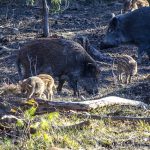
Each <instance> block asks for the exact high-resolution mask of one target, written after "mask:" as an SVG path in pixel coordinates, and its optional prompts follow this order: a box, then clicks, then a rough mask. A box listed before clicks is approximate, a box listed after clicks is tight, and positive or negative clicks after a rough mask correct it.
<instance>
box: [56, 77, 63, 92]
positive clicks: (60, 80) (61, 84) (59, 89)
mask: <svg viewBox="0 0 150 150" xmlns="http://www.w3.org/2000/svg"><path fill="white" fill-rule="evenodd" d="M64 83H65V80H64V79H60V78H59V84H58V87H57V92H58V93H60V92H61V91H62V87H63V84H64Z"/></svg>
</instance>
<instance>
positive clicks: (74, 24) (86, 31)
mask: <svg viewBox="0 0 150 150" xmlns="http://www.w3.org/2000/svg"><path fill="white" fill-rule="evenodd" d="M6 8H7V7H6V6H4V5H2V6H1V7H0V14H1V15H0V28H1V29H0V36H1V37H0V38H1V39H0V42H1V44H2V45H4V46H7V47H9V48H16V49H18V48H19V47H21V46H23V45H24V44H25V43H26V42H27V41H30V40H32V39H36V38H39V37H40V34H41V33H42V30H41V29H42V25H41V16H40V9H39V8H35V7H31V8H29V7H26V8H24V9H22V8H21V7H17V6H11V5H8V9H6ZM120 9H121V6H120V5H114V4H101V5H99V6H85V7H83V6H80V7H78V8H77V10H74V9H69V10H66V11H64V12H63V13H58V14H52V15H50V18H49V22H50V30H51V33H52V34H55V33H57V34H58V35H62V36H64V37H65V38H69V39H73V38H74V36H76V35H77V34H80V35H84V36H87V37H88V38H89V40H90V42H91V44H92V45H93V46H94V47H95V48H97V49H98V50H99V51H102V52H103V53H106V54H109V55H111V56H113V57H115V56H117V55H118V54H129V55H131V56H133V55H136V54H137V48H136V47H134V46H132V45H122V46H120V47H117V48H113V49H107V50H100V42H101V41H102V37H103V35H104V34H105V31H106V29H107V25H108V22H109V20H110V19H111V13H112V12H113V13H115V14H119V13H120ZM6 16H7V19H6ZM14 27H15V28H17V29H19V34H15V33H14V32H15V31H14ZM17 51H18V50H15V51H14V50H11V51H9V52H5V53H2V54H1V55H0V72H1V73H0V86H1V87H2V86H3V85H4V83H6V84H10V83H15V84H16V83H17V82H18V74H17V70H16V67H15V60H16V54H17ZM148 61H149V60H148V59H147V58H146V56H145V57H144V58H143V62H142V64H140V65H138V77H133V80H132V83H131V84H128V85H120V84H117V85H115V84H114V77H113V76H112V67H110V66H106V65H104V66H103V65H102V66H101V70H102V72H101V74H100V77H99V95H98V96H96V97H103V96H107V95H118V96H120V97H125V98H131V99H135V100H141V101H145V102H147V103H149V102H150V92H149V91H150V82H149V80H148V79H146V77H147V75H148V74H150V66H149V62H148ZM56 82H57V81H56ZM81 93H82V95H84V96H85V97H87V98H91V96H89V95H87V94H86V93H85V92H84V91H83V90H82V89H81ZM5 96H6V95H5ZM16 96H17V95H16ZM6 97H7V98H8V99H9V95H8V96H6ZM3 98H4V97H3ZM7 98H6V99H7ZM55 98H58V99H76V98H73V97H72V90H70V89H69V87H68V85H67V84H66V85H65V86H64V88H63V94H62V95H57V94H55Z"/></svg>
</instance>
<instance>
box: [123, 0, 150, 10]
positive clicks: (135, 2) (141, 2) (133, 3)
mask: <svg viewBox="0 0 150 150" xmlns="http://www.w3.org/2000/svg"><path fill="white" fill-rule="evenodd" d="M148 6H149V2H148V1H147V0H124V4H123V11H124V12H128V11H133V10H135V9H138V8H140V7H148Z"/></svg>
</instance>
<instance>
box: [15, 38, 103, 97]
mask: <svg viewBox="0 0 150 150" xmlns="http://www.w3.org/2000/svg"><path fill="white" fill-rule="evenodd" d="M21 66H22V67H23V70H24V77H23V78H27V77H29V76H32V75H37V74H40V73H46V74H51V75H52V76H53V77H58V79H59V85H58V87H57V91H58V92H60V91H61V90H62V86H63V84H64V82H65V80H66V79H65V78H62V76H67V77H68V78H67V79H68V80H67V81H68V83H69V85H70V87H71V88H72V89H73V91H74V95H77V94H78V95H79V91H78V81H79V80H80V79H82V81H83V80H84V82H88V83H90V86H88V87H84V86H82V85H81V86H82V87H83V88H84V89H85V90H86V91H87V92H88V93H89V94H92V93H98V81H97V79H98V75H99V73H100V69H99V66H98V65H97V63H96V61H95V60H94V59H93V58H92V57H91V56H90V55H89V54H88V53H87V52H86V51H85V49H84V48H83V47H82V46H81V45H80V44H78V43H76V42H74V41H71V40H66V39H62V38H49V39H38V40H35V41H32V42H30V43H29V44H27V45H26V46H24V47H23V48H21V49H20V51H19V54H18V58H17V68H18V73H19V76H20V77H22V69H21Z"/></svg>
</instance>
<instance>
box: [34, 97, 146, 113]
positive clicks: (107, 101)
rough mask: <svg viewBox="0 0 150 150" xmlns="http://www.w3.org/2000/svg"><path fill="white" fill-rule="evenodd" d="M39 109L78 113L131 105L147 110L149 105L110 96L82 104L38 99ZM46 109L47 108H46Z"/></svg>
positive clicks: (82, 102)
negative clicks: (99, 108) (112, 106)
mask: <svg viewBox="0 0 150 150" xmlns="http://www.w3.org/2000/svg"><path fill="white" fill-rule="evenodd" d="M36 102H37V103H38V105H39V107H43V109H44V110H48V108H50V109H52V108H56V109H59V110H76V111H89V110H92V109H96V108H98V107H104V106H109V105H116V104H117V105H129V106H135V107H142V108H147V107H148V105H147V104H145V103H143V102H140V101H134V100H129V99H125V98H120V97H116V96H109V97H105V98H101V99H97V100H88V101H81V102H62V101H60V102H54V101H44V100H41V99H36ZM44 107H45V108H44Z"/></svg>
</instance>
